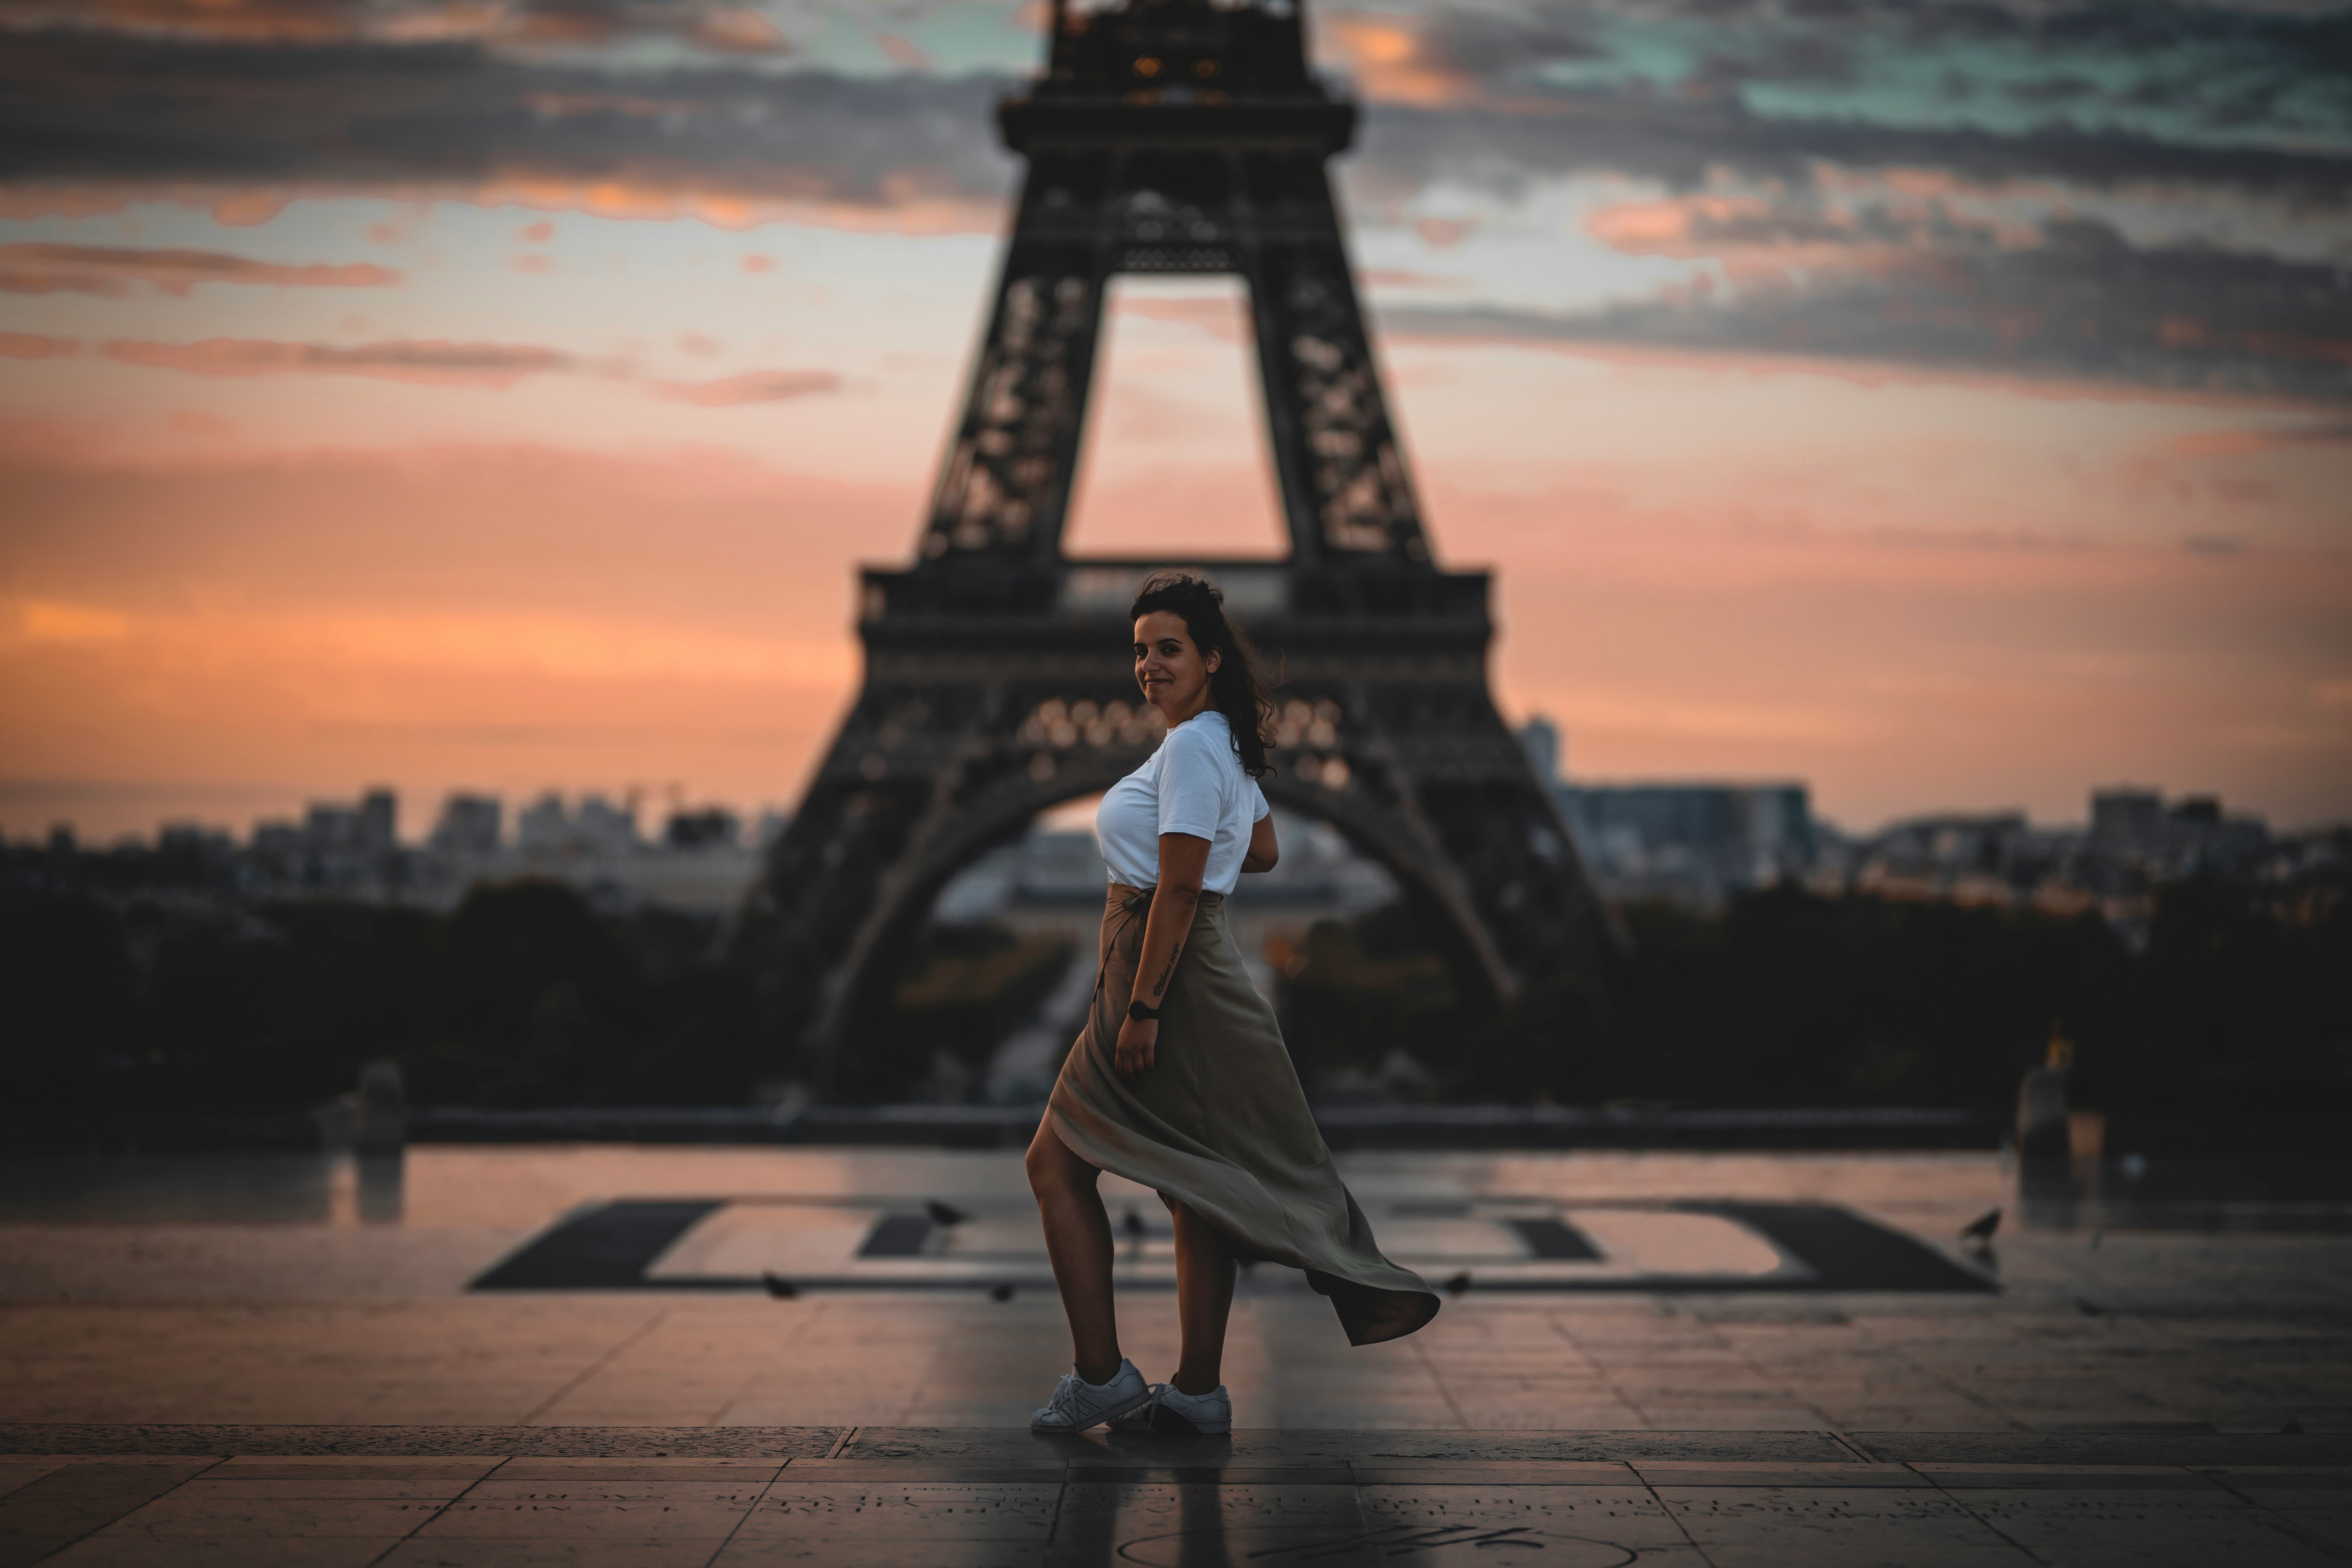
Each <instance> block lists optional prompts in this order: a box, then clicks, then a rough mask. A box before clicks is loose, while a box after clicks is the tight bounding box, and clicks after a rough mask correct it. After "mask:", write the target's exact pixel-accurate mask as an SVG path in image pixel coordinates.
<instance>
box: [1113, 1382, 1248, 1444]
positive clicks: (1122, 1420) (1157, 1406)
mask: <svg viewBox="0 0 2352 1568" xmlns="http://www.w3.org/2000/svg"><path fill="white" fill-rule="evenodd" d="M1110 1425H1111V1430H1113V1431H1115V1432H1168V1433H1173V1434H1177V1435H1179V1436H1197V1437H1219V1436H1224V1435H1225V1434H1227V1433H1230V1432H1231V1431H1232V1430H1233V1429H1234V1396H1233V1395H1232V1394H1227V1393H1226V1392H1225V1385H1224V1384H1222V1383H1221V1384H1217V1386H1216V1387H1214V1388H1213V1389H1211V1390H1210V1391H1209V1392H1208V1393H1206V1394H1187V1393H1185V1392H1184V1391H1183V1390H1182V1389H1181V1388H1179V1387H1177V1386H1176V1385H1175V1384H1172V1383H1155V1384H1152V1385H1151V1397H1150V1399H1148V1400H1146V1401H1144V1402H1143V1404H1141V1405H1138V1406H1137V1407H1136V1408H1135V1410H1134V1411H1133V1412H1132V1413H1130V1414H1129V1415H1122V1416H1119V1417H1118V1419H1116V1420H1114V1421H1113V1422H1112V1423H1111V1424H1110Z"/></svg>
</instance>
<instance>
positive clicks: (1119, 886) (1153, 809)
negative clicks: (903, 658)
mask: <svg viewBox="0 0 2352 1568" xmlns="http://www.w3.org/2000/svg"><path fill="white" fill-rule="evenodd" d="M1129 613H1130V614H1131V615H1132V616H1133V617H1134V621H1135V679H1136V682H1137V684H1138V685H1139V686H1141V687H1142V688H1143V696H1144V700H1146V701H1148V702H1150V704H1151V705H1152V706H1153V707H1154V708H1157V709H1158V710H1160V713H1161V715H1162V716H1164V717H1165V718H1166V719H1167V721H1168V738H1167V739H1166V740H1164V741H1162V742H1160V749H1159V750H1158V751H1157V752H1153V753H1152V755H1151V758H1150V761H1148V762H1146V763H1144V764H1143V765H1142V766H1141V767H1139V768H1138V769H1136V770H1135V772H1133V773H1129V775H1128V776H1127V777H1125V778H1124V779H1121V780H1120V781H1119V782H1118V784H1114V785H1112V786H1111V788H1110V790H1109V791H1108V793H1106V794H1105V795H1104V796H1103V802H1102V806H1101V808H1100V809H1099V811H1098V812H1097V814H1096V816H1095V836H1096V837H1097V840H1098V841H1099V842H1100V844H1101V846H1102V854H1103V859H1104V860H1105V862H1106V863H1107V864H1108V866H1109V868H1110V896H1109V899H1108V901H1107V903H1106V904H1105V906H1104V910H1103V925H1102V942H1101V948H1100V952H1101V967H1100V969H1099V970H1098V972H1097V977H1096V982H1095V996H1094V1005H1093V1007H1092V1009H1091V1011H1090V1013H1089V1015H1088V1016H1087V1026H1086V1028H1085V1030H1084V1032H1082V1033H1081V1034H1080V1035H1079V1037H1078V1040H1077V1044H1076V1045H1075V1046H1074V1047H1071V1050H1070V1055H1069V1058H1068V1059H1067V1060H1066V1061H1065V1062H1064V1063H1063V1066H1062V1076H1061V1078H1060V1079H1059V1080H1058V1081H1057V1082H1056V1083H1055V1085H1054V1093H1053V1098H1052V1100H1050V1101H1049V1102H1048V1104H1047V1106H1046V1110H1045V1120H1044V1121H1043V1123H1042V1124H1041V1125H1040V1126H1039V1127H1038V1129H1037V1136H1036V1139H1035V1140H1034V1142H1032V1143H1031V1144H1030V1145H1029V1185H1030V1187H1031V1189H1032V1190H1033V1191H1034V1192H1035V1194H1037V1207H1038V1211H1039V1213H1040V1215H1042V1216H1043V1217H1044V1220H1045V1247H1046V1250H1047V1252H1048V1253H1050V1254H1051V1255H1052V1258H1053V1260H1054V1279H1055V1283H1056V1284H1057V1285H1059V1286H1060V1287H1061V1292H1062V1309H1063V1310H1064V1311H1065V1312H1066V1313H1067V1314H1068V1316H1069V1320H1070V1339H1071V1342H1072V1345H1073V1348H1074V1349H1075V1351H1076V1357H1075V1360H1076V1366H1075V1367H1074V1369H1073V1370H1072V1371H1071V1372H1070V1373H1067V1374H1066V1375H1065V1376H1064V1377H1063V1378H1062V1380H1061V1383H1060V1384H1059V1385H1058V1386H1057V1387H1056V1388H1055V1391H1054V1397H1053V1398H1052V1400H1051V1401H1049V1402H1048V1403H1047V1404H1046V1405H1045V1408H1044V1409H1042V1410H1039V1411H1038V1412H1037V1413H1036V1415H1034V1416H1033V1417H1032V1418H1031V1420H1030V1423H1029V1425H1030V1429H1031V1430H1032V1431H1036V1432H1081V1431H1084V1430H1086V1429H1087V1427H1089V1426H1096V1425H1097V1424H1099V1423H1102V1422H1106V1421H1107V1422H1109V1423H1111V1424H1112V1425H1113V1426H1118V1427H1121V1428H1138V1427H1149V1428H1156V1429H1159V1430H1166V1431H1192V1432H1212V1433H1213V1432H1230V1431H1231V1430H1233V1421H1234V1415H1233V1401H1232V1399H1231V1398H1230V1397H1229V1396H1228V1395H1227V1394H1226V1393H1225V1389H1224V1384H1223V1381H1222V1380H1221V1376H1220V1372H1219V1364H1220V1363H1221V1362H1222V1360H1223V1355H1224V1344H1225V1319H1226V1315H1227V1313H1228V1312H1229V1310H1231V1308H1232V1306H1233V1300H1234V1263H1235V1262H1236V1261H1237V1260H1238V1259H1241V1258H1252V1259H1257V1258H1264V1259H1267V1260H1270V1261H1273V1262H1276V1263H1284V1264H1287V1265H1289V1266H1290V1267H1291V1268H1303V1269H1305V1270H1307V1282H1308V1283H1309V1284H1311V1285H1313V1286H1314V1288H1315V1289H1318V1290H1319V1291H1321V1292H1322V1293H1323V1294H1324V1295H1326V1296H1328V1297H1330V1298H1331V1304H1332V1306H1333V1307H1334V1308H1336V1309H1337V1310H1338V1311H1339V1321H1340V1323H1341V1324H1342V1326H1344V1327H1345V1328H1346V1330H1347V1332H1348V1338H1349V1341H1350V1342H1353V1343H1355V1344H1360V1345H1361V1344H1372V1343H1376V1342H1379V1341H1381V1340H1391V1339H1395V1338H1397V1337H1399V1336H1400V1335H1403V1334H1409V1333H1411V1332H1412V1331H1414V1330H1415V1329H1418V1328H1420V1327H1421V1326H1422V1325H1423V1323H1426V1322H1428V1321H1429V1320H1430V1319H1431V1318H1433V1317H1434V1316H1436V1314H1437V1298H1436V1296H1435V1295H1434V1294H1433V1293H1432V1292H1431V1290H1430V1289H1429V1287H1428V1286H1427V1285H1425V1284H1423V1282H1422V1279H1421V1277H1420V1276H1418V1275H1416V1274H1414V1273H1413V1272H1412V1271H1411V1270H1410V1269H1405V1268H1398V1267H1397V1266H1396V1265H1395V1264H1393V1263H1391V1262H1390V1261H1389V1260H1388V1259H1387V1258H1383V1257H1381V1252H1380V1248H1379V1247H1377V1246H1376V1245H1375V1244H1374V1243H1373V1241H1372V1232H1371V1227H1370V1226H1369V1225H1367V1224H1366V1223H1365V1221H1364V1215H1363V1211H1362V1210H1360V1209H1359V1208H1358V1207H1357V1206H1356V1200H1355V1199H1354V1198H1353V1197H1351V1196H1349V1193H1348V1189H1347V1187H1346V1185H1345V1184H1342V1183H1341V1182H1340V1180H1339V1172H1338V1170H1337V1169H1335V1168H1334V1167H1333V1165H1332V1163H1331V1154H1330V1152H1329V1151H1328V1150H1327V1149H1326V1148H1324V1146H1323V1137H1322V1134H1321V1133H1320V1132H1318V1131H1317V1130H1316V1127H1315V1119H1314V1117H1313V1116H1312V1115H1311V1114H1309V1112H1308V1111H1307V1097H1306V1095H1305V1094H1304V1093H1303V1092H1302V1091H1301V1090H1300V1089H1299V1087H1298V1075H1297V1072H1296V1071H1294V1070H1293V1068H1291V1065H1290V1055H1289V1053H1288V1051H1286V1049H1285V1048H1284V1047H1283V1043H1282V1032H1281V1030H1280V1028H1279V1027H1278V1026H1276V1023H1275V1019H1274V1013H1273V1010H1272V1009H1271V1008H1269V1007H1268V1006H1267V1005H1266V1004H1265V998H1264V997H1262V996H1260V995H1259V994H1257V989H1256V987H1255V986H1254V985H1253V984H1250V978H1249V974H1248V972H1247V971H1245V970H1244V968H1243V967H1242V961H1241V954H1240V952H1238V951H1236V950H1235V948H1234V941H1233V937H1232V934H1231V933H1230V932H1229V931H1227V930H1226V927H1225V911H1224V900H1225V895H1226V894H1228V893H1230V892H1232V891H1233V889H1234V884H1235V883H1236V882H1237V881H1239V880H1240V877H1241V873H1243V872H1244V871H1265V870H1270V869H1272V868H1273V866H1274V863H1275V858H1276V845H1275V841H1274V821H1273V818H1272V817H1271V816H1269V815H1268V814H1267V807H1266V804H1265V795H1263V794H1261V793H1260V792H1259V790H1258V787H1257V784H1256V782H1255V780H1256V778H1257V777H1258V776H1259V775H1262V774H1264V773H1265V772H1266V771H1267V770H1266V762H1265V748H1266V735H1267V731H1268V730H1269V729H1270V728H1271V724H1272V721H1273V716H1274V705H1273V704H1272V703H1271V702H1269V701H1268V700H1266V697H1265V683H1264V680H1263V678H1262V677H1261V676H1260V674H1259V672H1258V669H1257V662H1256V658H1255V654H1254V653H1253V652H1252V650H1251V648H1250V646H1249V643H1248V641H1247V640H1246V639H1245V638H1244V637H1243V636H1242V633H1241V629H1240V628H1239V627H1238V626H1234V624H1233V623H1232V622H1231V621H1230V620H1228V619H1227V618H1226V616H1225V612H1224V595H1223V594H1221V593H1219V592H1218V591H1217V589H1216V587H1215V586H1214V585H1213V584H1211V583H1209V582H1207V581H1205V580H1203V579H1202V578H1199V577H1194V576H1191V575H1188V574H1183V573H1161V574H1159V575H1156V576H1154V577H1152V578H1151V579H1150V581H1149V582H1147V583H1145V584H1144V585H1143V589H1142V591H1141V593H1140V594H1139V595H1137V597H1136V601H1135V606H1134V608H1133V609H1132V610H1131V611H1130V612H1129ZM1104 1171H1112V1172H1116V1173H1118V1174H1119V1175H1122V1176H1125V1177H1127V1178H1128V1179H1129V1180H1130V1181H1135V1182H1141V1183H1143V1184H1145V1185H1147V1186H1150V1187H1154V1188H1157V1189H1158V1190H1159V1193H1160V1200H1161V1201H1162V1202H1163V1203H1165V1204H1166V1205H1168V1207H1169V1210H1170V1212H1171V1213H1172V1214H1173V1215H1175V1220H1176V1302H1177V1313H1178V1316H1179V1320H1180V1321H1181V1327H1182V1332H1183V1347H1182V1352H1181V1357H1180V1360H1179V1363H1178V1365H1177V1368H1176V1373H1175V1375H1174V1376H1173V1377H1172V1378H1171V1379H1170V1380H1169V1381H1168V1382H1167V1383H1163V1384H1147V1383H1145V1382H1144V1380H1143V1375H1142V1373H1139V1372H1138V1371H1136V1369H1135V1363H1132V1362H1130V1361H1129V1360H1127V1359H1126V1358H1125V1357H1124V1356H1122V1355H1121V1354H1120V1353H1119V1349H1118V1320H1117V1317H1116V1316H1115V1314H1114V1312H1113V1310H1112V1305H1111V1281H1110V1276H1111V1234H1110V1217H1109V1215H1107V1214H1105V1213H1104V1212H1103V1205H1102V1197H1101V1195H1100V1194H1099V1193H1097V1190H1096V1181H1097V1177H1098V1176H1099V1175H1100V1174H1101V1173H1103V1172H1104Z"/></svg>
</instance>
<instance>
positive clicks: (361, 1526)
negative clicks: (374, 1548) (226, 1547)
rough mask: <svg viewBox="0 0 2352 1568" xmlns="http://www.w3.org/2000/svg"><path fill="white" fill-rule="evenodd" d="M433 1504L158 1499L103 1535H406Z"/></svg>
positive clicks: (437, 1505) (437, 1503)
mask: <svg viewBox="0 0 2352 1568" xmlns="http://www.w3.org/2000/svg"><path fill="white" fill-rule="evenodd" d="M442 1506H443V1504H442V1502H441V1500H437V1499H413V1498H383V1497H325V1498H241V1497H236V1496H227V1497H223V1496H220V1495H218V1494H216V1493H215V1494H203V1493H192V1492H190V1491H189V1490H188V1489H186V1488H181V1489H178V1490H176V1491H173V1492H170V1493H168V1494H166V1495H165V1496H163V1497H160V1498H157V1499H156V1500H154V1501H152V1502H151V1503H148V1504H146V1505H145V1506H144V1507H142V1508H138V1509H134V1510H131V1512H129V1513H126V1514H124V1515H123V1516H122V1517H121V1518H120V1519H118V1520H116V1521H113V1522H112V1523H110V1524H109V1525H107V1526H106V1527H105V1529H104V1530H103V1531H100V1533H101V1534H106V1535H156V1536H182V1535H190V1536H206V1535H236V1536H256V1535H271V1536H329V1535H394V1536H399V1535H405V1534H407V1533H408V1532H409V1531H412V1530H414V1529H415V1528H416V1527H417V1525H418V1524H420V1523H422V1522H423V1521H425V1520H428V1519H431V1518H432V1517H433V1516H434V1515H435V1514H436V1513H437V1512H438V1511H439V1510H441V1508H442Z"/></svg>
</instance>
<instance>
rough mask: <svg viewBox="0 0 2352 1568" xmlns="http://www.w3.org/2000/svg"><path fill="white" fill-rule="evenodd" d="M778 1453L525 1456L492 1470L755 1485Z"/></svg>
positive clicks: (506, 1474) (509, 1475)
mask: <svg viewBox="0 0 2352 1568" xmlns="http://www.w3.org/2000/svg"><path fill="white" fill-rule="evenodd" d="M784 1465H785V1461H784V1460H783V1459H781V1458H723V1457H721V1456H718V1455H711V1456H709V1457H702V1456H696V1457H693V1458H646V1457H644V1456H636V1457H628V1456H621V1457H614V1458H595V1457H593V1456H588V1455H569V1454H564V1455H547V1456H527V1457H522V1458H512V1459H509V1460H507V1461H506V1462H505V1463H503V1464H501V1465H500V1466H499V1468H497V1469H496V1470H494V1471H492V1472H490V1476H489V1479H492V1480H495V1481H499V1482H501V1483H504V1482H519V1481H588V1480H596V1481H710V1482H717V1483H726V1484H736V1483H740V1484H743V1485H753V1484H761V1483H765V1482H767V1481H772V1480H773V1479H776V1477H777V1476H778V1475H779V1474H780V1473H781V1472H782V1469H783V1468H784Z"/></svg>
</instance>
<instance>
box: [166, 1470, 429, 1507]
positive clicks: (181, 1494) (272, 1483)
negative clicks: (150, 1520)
mask: <svg viewBox="0 0 2352 1568" xmlns="http://www.w3.org/2000/svg"><path fill="white" fill-rule="evenodd" d="M473 1484H474V1483H473V1482H471V1481H463V1480H451V1479H440V1480H436V1479H431V1478H430V1477H427V1478H425V1479H410V1478H407V1477H404V1476H396V1475H395V1476H366V1475H356V1476H353V1477H352V1478H351V1479H348V1480H328V1479H315V1478H298V1479H282V1480H281V1479H277V1478H275V1477H268V1476H257V1477H243V1476H222V1477H217V1478H215V1477H213V1476H199V1477H197V1478H196V1479H194V1480H192V1481H184V1482H182V1483H181V1484H180V1485H179V1486H178V1487H177V1488H176V1489H173V1491H172V1493H171V1494H170V1495H171V1496H172V1497H173V1498H174V1499H209V1500H215V1501H235V1502H264V1501H278V1502H297V1501H300V1502H312V1501H318V1500H326V1499H335V1498H408V1499H413V1500H421V1501H438V1502H447V1501H448V1500H450V1499H452V1498H455V1497H457V1496H458V1495H459V1494H460V1493H462V1492H464V1491H465V1490H466V1489H467V1487H470V1486H472V1485H473Z"/></svg>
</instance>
